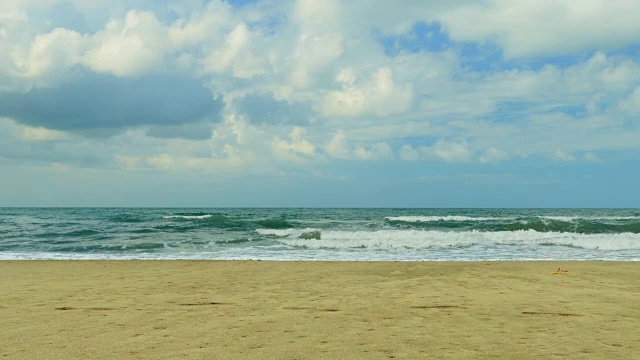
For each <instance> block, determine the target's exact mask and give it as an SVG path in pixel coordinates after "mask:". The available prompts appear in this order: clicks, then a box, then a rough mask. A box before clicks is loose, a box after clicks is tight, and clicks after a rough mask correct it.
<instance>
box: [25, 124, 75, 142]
mask: <svg viewBox="0 0 640 360" xmlns="http://www.w3.org/2000/svg"><path fill="white" fill-rule="evenodd" d="M70 137H71V136H70V135H69V134H68V133H66V132H63V131H58V130H50V129H46V128H43V127H35V128H34V127H26V126H25V127H24V128H23V129H22V138H23V139H25V140H29V141H57V140H65V139H69V138H70Z"/></svg>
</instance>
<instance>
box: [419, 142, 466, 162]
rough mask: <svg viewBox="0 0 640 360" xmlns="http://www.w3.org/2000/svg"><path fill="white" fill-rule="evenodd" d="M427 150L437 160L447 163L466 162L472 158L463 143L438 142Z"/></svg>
mask: <svg viewBox="0 0 640 360" xmlns="http://www.w3.org/2000/svg"><path fill="white" fill-rule="evenodd" d="M429 150H430V152H431V153H432V154H433V155H435V156H436V157H437V158H439V159H442V160H444V161H447V162H468V161H471V157H472V154H471V151H470V150H469V147H468V145H467V144H466V143H465V142H450V141H445V140H438V141H437V142H436V143H435V144H434V145H433V146H432V147H431V148H430V149H429Z"/></svg>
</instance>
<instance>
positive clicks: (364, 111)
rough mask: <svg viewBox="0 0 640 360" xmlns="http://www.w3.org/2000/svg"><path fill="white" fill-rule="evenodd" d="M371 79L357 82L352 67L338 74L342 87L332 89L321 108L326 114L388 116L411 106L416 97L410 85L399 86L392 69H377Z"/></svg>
mask: <svg viewBox="0 0 640 360" xmlns="http://www.w3.org/2000/svg"><path fill="white" fill-rule="evenodd" d="M366 78H367V79H370V80H368V81H366V80H365V81H361V82H359V81H358V77H357V75H356V74H355V72H354V71H353V70H350V69H345V70H342V71H341V72H340V73H338V76H337V77H336V81H337V82H339V83H341V84H342V86H343V90H341V91H332V92H330V93H329V94H328V95H327V96H326V97H325V99H324V102H323V105H322V110H323V113H324V115H325V116H348V117H355V116H362V115H368V114H372V115H376V116H386V115H392V114H398V113H402V112H404V111H406V110H407V109H408V108H409V105H410V103H411V100H412V97H413V90H412V88H411V85H409V84H405V85H397V84H395V83H394V81H393V74H392V70H391V69H390V68H389V67H384V68H380V69H378V70H376V71H375V72H374V73H373V75H372V76H371V77H368V76H367V77H366Z"/></svg>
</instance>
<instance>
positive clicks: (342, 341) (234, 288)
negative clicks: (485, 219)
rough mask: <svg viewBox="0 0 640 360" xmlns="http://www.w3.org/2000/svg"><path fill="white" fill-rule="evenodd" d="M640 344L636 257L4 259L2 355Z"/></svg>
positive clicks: (341, 355)
mask: <svg viewBox="0 0 640 360" xmlns="http://www.w3.org/2000/svg"><path fill="white" fill-rule="evenodd" d="M558 267H561V268H563V269H568V270H569V272H568V275H563V274H558V275H553V274H552V272H553V271H554V270H556V269H557V268H558ZM638 354H640V263H638V262H495V263H491V264H489V265H484V264H482V263H452V262H449V263H432V262H425V263H402V262H398V263H373V262H361V263H354V262H265V261H0V359H90V358H95V359H105V358H114V359H115V358H118V359H122V358H148V359H159V358H194V359H226V358H238V359H243V358H255V359H317V358H326V359H359V358H365V359H388V358H399V359H420V358H433V359H438V358H470V359H476V358H485V359H494V358H507V359H527V358H529V359H539V358H545V359H549V358H554V357H558V358H589V359H594V358H598V359H632V358H635V359H637V358H638V356H640V355H638Z"/></svg>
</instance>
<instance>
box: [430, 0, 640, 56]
mask: <svg viewBox="0 0 640 360" xmlns="http://www.w3.org/2000/svg"><path fill="white" fill-rule="evenodd" d="M639 13H640V2H638V1H635V0H611V1H604V0H564V1H556V0H539V1H512V0H493V1H487V2H482V3H477V2H476V3H474V4H470V5H468V6H461V7H458V8H456V9H452V10H451V11H447V12H445V13H443V14H441V15H440V16H439V19H440V20H441V21H442V22H443V23H444V25H445V29H446V30H447V31H448V33H449V35H450V36H451V38H452V39H453V40H455V41H472V42H479V43H484V42H487V41H494V42H496V43H497V44H498V45H499V46H500V47H501V48H502V49H503V51H504V54H505V56H506V57H507V58H515V57H522V56H541V55H542V56H548V55H563V54H569V53H573V52H578V51H581V50H592V49H596V48H598V49H616V48H620V47H624V46H626V45H630V44H635V43H637V39H638V33H640V22H638V17H637V14H639Z"/></svg>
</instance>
